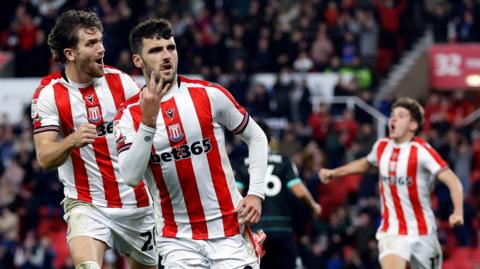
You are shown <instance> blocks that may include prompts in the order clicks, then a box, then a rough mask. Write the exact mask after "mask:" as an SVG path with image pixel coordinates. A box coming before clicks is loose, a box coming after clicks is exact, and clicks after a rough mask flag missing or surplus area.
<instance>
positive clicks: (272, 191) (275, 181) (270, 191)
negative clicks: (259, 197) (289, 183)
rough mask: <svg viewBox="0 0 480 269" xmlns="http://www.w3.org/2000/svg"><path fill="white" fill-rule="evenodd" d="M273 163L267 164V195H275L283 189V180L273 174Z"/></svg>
mask: <svg viewBox="0 0 480 269" xmlns="http://www.w3.org/2000/svg"><path fill="white" fill-rule="evenodd" d="M273 169H274V166H273V165H268V166H267V176H266V177H265V195H266V196H275V195H277V194H279V193H280V191H281V190H282V181H281V180H280V178H278V177H277V176H276V175H274V174H273Z"/></svg>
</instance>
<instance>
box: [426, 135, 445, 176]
mask: <svg viewBox="0 0 480 269" xmlns="http://www.w3.org/2000/svg"><path fill="white" fill-rule="evenodd" d="M421 153H422V155H423V156H422V158H421V159H420V163H421V165H422V167H423V168H424V169H426V170H427V171H428V172H429V173H430V174H432V175H436V174H438V172H440V171H441V170H442V169H444V168H446V167H448V164H447V162H446V161H445V160H443V158H442V156H440V154H438V152H437V151H436V150H435V149H434V148H432V146H430V144H428V143H422V146H421Z"/></svg>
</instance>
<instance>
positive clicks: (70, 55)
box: [63, 48, 75, 61]
mask: <svg viewBox="0 0 480 269" xmlns="http://www.w3.org/2000/svg"><path fill="white" fill-rule="evenodd" d="M63 55H65V58H67V60H68V61H75V53H74V52H73V50H72V49H70V48H66V49H64V50H63Z"/></svg>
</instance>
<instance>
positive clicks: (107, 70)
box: [103, 65, 128, 76]
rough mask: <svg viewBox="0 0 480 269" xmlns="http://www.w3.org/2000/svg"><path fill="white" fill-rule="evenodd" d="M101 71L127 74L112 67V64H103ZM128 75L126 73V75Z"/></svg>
mask: <svg viewBox="0 0 480 269" xmlns="http://www.w3.org/2000/svg"><path fill="white" fill-rule="evenodd" d="M103 72H104V73H105V74H120V75H127V73H125V72H123V71H122V70H120V69H118V68H116V67H114V66H110V65H104V66H103ZM127 76H128V75H127Z"/></svg>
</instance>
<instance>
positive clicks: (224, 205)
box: [115, 76, 249, 240]
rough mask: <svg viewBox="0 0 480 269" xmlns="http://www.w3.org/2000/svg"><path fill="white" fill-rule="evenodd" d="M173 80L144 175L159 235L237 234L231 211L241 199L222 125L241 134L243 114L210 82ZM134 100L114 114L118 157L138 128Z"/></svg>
mask: <svg viewBox="0 0 480 269" xmlns="http://www.w3.org/2000/svg"><path fill="white" fill-rule="evenodd" d="M179 82H180V84H179V85H174V86H173V87H172V89H170V90H169V92H168V93H167V94H166V95H165V96H164V97H163V99H162V102H161V105H160V108H161V111H160V113H159V116H158V119H157V126H156V130H155V135H154V138H153V145H152V150H151V154H150V159H149V162H148V167H147V169H146V171H145V181H146V183H147V185H148V187H149V189H150V192H151V194H152V196H153V199H154V205H155V206H154V208H155V211H156V215H157V216H159V223H160V226H159V232H160V234H161V235H162V236H164V237H183V238H192V239H198V240H206V239H213V238H223V237H228V236H233V235H236V234H239V232H240V231H239V230H240V227H239V223H238V221H237V214H236V213H235V212H234V210H235V206H236V205H237V204H238V203H239V201H240V200H241V199H242V196H241V195H240V193H239V192H238V190H237V186H236V183H235V180H234V176H233V171H232V168H231V165H230V162H229V159H228V155H227V152H226V148H225V136H224V131H223V127H226V128H227V129H228V130H231V131H232V132H233V133H234V134H235V133H239V132H242V131H243V129H244V128H245V127H246V126H247V124H248V121H249V116H248V113H247V112H246V111H245V109H244V108H243V107H241V106H240V105H238V103H237V102H236V101H235V100H234V99H233V97H232V96H231V94H230V93H229V92H228V91H227V90H225V89H224V88H222V87H220V86H218V85H216V84H212V83H209V82H206V81H202V80H190V79H187V78H185V77H181V76H179ZM137 101H138V98H136V99H132V100H131V104H129V105H127V106H126V108H125V109H123V110H122V111H120V112H119V114H118V115H117V119H119V120H118V122H117V121H116V122H115V132H116V136H117V149H118V151H119V154H121V152H123V151H126V150H128V149H129V148H130V146H131V145H132V143H133V141H134V139H135V135H136V133H137V130H138V128H139V126H140V123H141V117H142V116H141V109H140V106H139V104H138V102H137ZM125 154H126V153H125ZM138 165H141V164H138ZM136 166H137V165H136Z"/></svg>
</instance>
